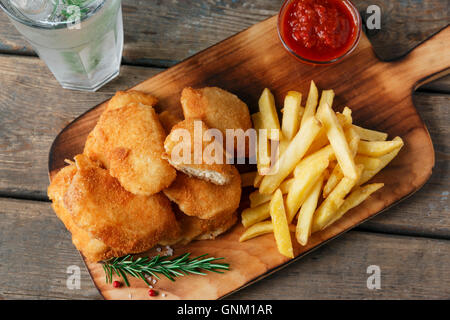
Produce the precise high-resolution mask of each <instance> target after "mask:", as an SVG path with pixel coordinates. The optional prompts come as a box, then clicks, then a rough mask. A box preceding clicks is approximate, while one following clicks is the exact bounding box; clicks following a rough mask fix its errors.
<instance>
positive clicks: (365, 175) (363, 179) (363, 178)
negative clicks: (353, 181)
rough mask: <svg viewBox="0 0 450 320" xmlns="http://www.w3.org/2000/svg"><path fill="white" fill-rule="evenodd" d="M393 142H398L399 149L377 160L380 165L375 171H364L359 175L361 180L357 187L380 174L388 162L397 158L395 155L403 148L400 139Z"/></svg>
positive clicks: (396, 138) (397, 138)
mask: <svg viewBox="0 0 450 320" xmlns="http://www.w3.org/2000/svg"><path fill="white" fill-rule="evenodd" d="M393 141H398V142H400V147H398V148H397V149H394V150H392V151H391V152H389V153H388V154H385V155H384V156H382V157H380V158H378V159H379V160H380V164H379V166H378V167H377V168H376V169H373V170H368V169H365V170H364V171H363V173H362V175H361V178H360V179H359V181H358V185H362V184H364V183H366V182H367V181H369V180H370V179H372V178H373V177H374V176H375V175H376V174H377V173H378V172H380V171H381V170H382V169H383V168H384V167H386V166H387V165H388V164H389V162H391V161H392V160H393V159H394V158H395V157H396V156H397V154H398V153H399V152H400V150H401V148H402V147H403V140H402V138H400V137H395V138H394V140H393Z"/></svg>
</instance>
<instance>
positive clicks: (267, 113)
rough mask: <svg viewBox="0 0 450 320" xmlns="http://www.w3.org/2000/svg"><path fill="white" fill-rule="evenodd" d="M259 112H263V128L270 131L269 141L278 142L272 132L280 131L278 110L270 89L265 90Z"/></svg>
mask: <svg viewBox="0 0 450 320" xmlns="http://www.w3.org/2000/svg"><path fill="white" fill-rule="evenodd" d="M258 105H259V110H260V112H261V118H262V124H263V128H264V129H267V130H268V136H269V139H272V140H276V137H275V136H274V137H272V130H270V129H276V130H280V122H279V120H278V114H277V108H276V107H275V99H274V97H273V95H272V93H271V92H270V90H269V89H267V88H265V89H264V91H263V92H262V94H261V97H260V98H259V101H258Z"/></svg>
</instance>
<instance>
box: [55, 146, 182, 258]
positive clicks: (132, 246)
mask: <svg viewBox="0 0 450 320" xmlns="http://www.w3.org/2000/svg"><path fill="white" fill-rule="evenodd" d="M75 162H76V169H77V171H76V173H75V175H74V176H73V178H72V181H71V183H70V185H69V187H68V189H67V192H66V193H65V194H64V196H63V204H64V207H65V208H66V209H67V210H68V211H69V212H70V213H71V215H72V219H73V222H74V223H75V224H76V225H77V226H78V227H79V228H81V229H83V230H85V231H86V232H88V233H89V234H90V235H91V236H92V237H93V238H95V239H99V240H101V241H102V242H103V243H105V245H107V246H109V247H111V248H114V249H115V250H117V251H120V252H123V254H126V253H137V252H142V251H145V250H148V249H150V248H152V247H153V246H154V245H155V244H157V243H158V241H160V240H162V239H165V238H175V237H176V236H177V232H179V229H178V224H177V221H176V219H175V215H174V213H173V211H172V209H171V206H170V202H169V200H168V199H167V198H166V197H165V196H164V195H163V194H161V193H158V194H154V195H152V196H142V195H135V194H132V193H130V192H128V191H126V190H125V189H124V188H122V186H121V185H120V183H119V181H118V180H117V179H115V178H113V177H112V176H110V175H109V173H108V171H107V170H105V169H102V168H100V167H98V166H97V165H96V164H95V163H93V162H92V161H90V160H89V159H88V158H87V157H86V156H84V155H78V156H76V157H75Z"/></svg>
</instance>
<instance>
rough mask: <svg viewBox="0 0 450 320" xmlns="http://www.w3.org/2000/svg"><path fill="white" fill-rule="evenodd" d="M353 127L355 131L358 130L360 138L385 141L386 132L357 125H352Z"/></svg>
mask: <svg viewBox="0 0 450 320" xmlns="http://www.w3.org/2000/svg"><path fill="white" fill-rule="evenodd" d="M353 129H355V130H356V132H358V134H359V136H360V137H361V140H365V141H385V140H386V139H387V137H388V134H387V133H384V132H380V131H375V130H370V129H365V128H362V127H359V126H357V125H353Z"/></svg>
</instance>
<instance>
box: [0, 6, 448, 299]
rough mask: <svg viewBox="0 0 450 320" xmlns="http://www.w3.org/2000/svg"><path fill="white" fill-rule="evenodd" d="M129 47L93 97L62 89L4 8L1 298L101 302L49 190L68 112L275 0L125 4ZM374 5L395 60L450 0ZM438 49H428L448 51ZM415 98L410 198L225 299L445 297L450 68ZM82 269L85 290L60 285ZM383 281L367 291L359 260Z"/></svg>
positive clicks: (435, 23) (388, 55)
mask: <svg viewBox="0 0 450 320" xmlns="http://www.w3.org/2000/svg"><path fill="white" fill-rule="evenodd" d="M122 2H123V14H124V29H125V48H124V54H123V66H122V69H121V75H120V77H119V78H118V79H116V80H114V81H113V82H111V83H110V84H108V85H106V86H105V87H103V88H102V89H101V90H100V91H98V92H96V93H82V92H76V91H69V90H64V89H61V87H60V86H59V85H58V83H57V82H56V80H54V78H53V77H52V75H51V73H50V72H49V71H48V70H47V68H46V67H45V65H44V63H43V62H42V61H41V60H39V59H38V58H37V56H36V54H35V53H34V51H33V49H32V48H31V46H30V45H29V44H28V43H27V42H25V41H24V39H23V38H22V37H21V36H20V35H19V33H18V32H17V31H16V30H15V28H14V27H13V26H12V25H11V23H10V22H9V20H8V18H7V16H6V15H5V14H4V13H0V274H1V277H0V299H99V298H101V296H100V295H99V293H98V292H97V290H96V288H95V287H94V285H93V284H92V282H91V280H90V277H89V274H88V272H87V270H86V269H85V267H84V264H83V261H82V259H81V257H80V255H79V253H78V252H77V251H76V249H75V248H74V246H73V245H72V243H71V240H70V234H69V233H68V232H67V231H66V230H65V228H64V227H63V225H62V223H61V222H60V221H59V220H58V219H57V218H56V216H55V214H54V213H53V212H52V210H51V208H50V205H49V201H48V198H47V195H46V189H47V185H48V177H47V157H48V151H49V148H50V144H51V143H52V141H53V139H54V138H55V136H56V135H57V133H58V132H59V131H60V130H61V129H62V128H63V127H64V126H66V125H67V124H68V123H69V122H70V121H71V120H73V119H74V118H75V117H77V116H78V115H80V114H81V113H82V112H84V111H86V110H87V109H89V108H91V107H92V106H94V105H96V104H98V103H100V102H102V101H104V100H106V99H107V98H109V97H111V95H112V94H113V93H114V92H115V91H117V90H123V89H126V88H128V87H130V86H132V85H134V84H137V83H139V82H140V81H142V80H144V79H146V78H148V77H151V76H152V75H155V74H156V73H158V72H160V71H161V70H163V69H164V68H167V67H170V66H171V65H173V64H175V63H177V62H178V61H180V60H182V59H185V58H187V57H189V56H191V55H193V54H194V53H196V52H198V51H200V50H202V49H204V48H207V47H208V46H211V45H213V44H214V43H216V42H218V41H220V40H222V39H224V38H227V37H229V36H231V35H233V34H235V33H236V32H239V31H241V30H243V29H245V28H247V27H249V26H250V25H252V24H254V23H257V22H259V21H261V20H263V19H265V18H267V17H270V16H272V15H274V14H276V13H277V11H278V9H279V7H280V6H281V3H282V1H281V0H277V1H274V0H258V1H241V0H223V1H222V0H221V1H219V0H208V1H198V0H197V1H195V0H186V1H137V0H136V1H132V0H124V1H122ZM354 3H355V4H356V5H357V6H358V8H359V10H360V12H361V13H362V15H363V16H364V12H366V9H367V7H368V6H369V5H371V4H376V5H378V6H379V7H380V8H381V9H382V17H381V19H382V20H381V21H382V28H381V30H379V31H368V32H367V33H368V35H369V37H370V40H371V42H372V44H373V46H374V48H375V51H376V53H377V55H378V56H379V57H380V58H382V59H384V60H391V59H395V58H398V57H401V56H402V55H404V54H405V53H406V52H408V51H409V50H410V49H412V48H413V47H414V46H416V45H417V44H418V43H420V42H421V41H423V40H424V39H426V38H427V37H429V36H431V35H432V34H433V33H435V32H437V31H438V30H440V29H441V28H443V27H445V26H446V25H448V24H449V19H450V11H449V9H450V5H449V2H448V0H423V1H419V0H398V1H390V0H370V1H366V0H355V1H354ZM449 51H450V44H449V50H448V51H447V52H436V55H443V54H449ZM414 103H415V105H416V107H417V109H418V111H419V113H420V114H421V116H422V118H423V119H424V121H425V123H426V124H427V126H428V129H429V131H430V134H431V137H432V140H433V142H434V146H435V152H436V166H435V168H434V171H433V175H432V177H431V179H430V181H429V182H428V183H427V184H426V185H425V186H424V187H423V188H422V189H421V190H420V191H419V192H417V193H416V194H415V195H413V196H412V197H410V198H409V199H408V200H406V201H404V202H403V203H401V204H399V205H397V206H396V207H395V208H392V209H390V210H388V211H387V212H384V213H382V214H381V215H379V216H377V217H376V218H374V219H372V220H371V221H369V222H366V223H364V224H363V225H361V226H360V227H358V228H356V229H354V230H353V231H351V232H348V233H347V234H345V235H344V236H342V237H341V238H339V239H337V240H334V241H332V242H331V243H328V244H327V245H325V246H323V247H322V248H321V249H319V250H317V251H315V252H314V253H312V254H310V255H309V256H307V257H305V258H304V259H302V260H300V261H299V262H296V263H294V264H291V265H290V266H288V267H287V268H285V269H283V270H282V271H279V272H277V273H275V274H274V275H271V276H269V277H268V278H266V279H264V280H262V281H260V282H258V283H257V284H254V285H252V286H250V287H248V288H245V289H244V290H242V291H240V292H238V293H236V294H234V295H232V296H231V298H233V299H315V298H316V299H317V298H318V299H336V298H337V299H377V298H388V299H399V298H407V299H412V298H424V299H427V298H438V299H448V298H450V209H449V204H450V200H449V198H450V195H449V192H450V185H449V168H450V166H449V159H450V141H449V138H448V137H449V134H450V127H449V120H450V108H449V106H450V76H447V77H444V78H442V79H439V80H436V81H434V82H432V83H429V84H427V85H426V86H424V87H421V88H419V89H418V90H417V92H416V93H415V94H414ZM72 265H76V266H79V267H80V268H81V289H80V290H76V289H75V290H70V289H68V288H67V286H66V280H67V276H68V274H67V268H68V267H69V266H72ZM370 265H377V266H379V267H380V270H381V289H379V290H369V289H368V288H367V278H368V276H369V274H368V273H367V268H368V267H369V266H370Z"/></svg>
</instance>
